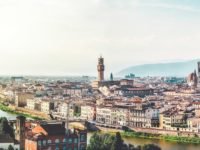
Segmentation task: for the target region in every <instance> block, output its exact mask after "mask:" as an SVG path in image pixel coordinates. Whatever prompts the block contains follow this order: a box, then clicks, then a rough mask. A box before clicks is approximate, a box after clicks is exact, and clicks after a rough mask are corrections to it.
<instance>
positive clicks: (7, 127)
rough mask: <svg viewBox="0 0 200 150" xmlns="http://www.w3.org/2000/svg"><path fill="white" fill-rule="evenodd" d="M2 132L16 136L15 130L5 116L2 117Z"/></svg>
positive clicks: (0, 123) (0, 121)
mask: <svg viewBox="0 0 200 150" xmlns="http://www.w3.org/2000/svg"><path fill="white" fill-rule="evenodd" d="M0 134H9V135H10V137H12V138H13V137H14V131H13V129H12V127H11V126H10V125H9V124H8V120H7V118H5V117H1V118H0Z"/></svg>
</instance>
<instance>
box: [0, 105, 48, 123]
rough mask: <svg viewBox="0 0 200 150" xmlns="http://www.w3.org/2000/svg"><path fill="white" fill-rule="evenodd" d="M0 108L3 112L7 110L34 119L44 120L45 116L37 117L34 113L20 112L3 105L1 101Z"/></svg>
mask: <svg viewBox="0 0 200 150" xmlns="http://www.w3.org/2000/svg"><path fill="white" fill-rule="evenodd" d="M0 110H2V111H4V112H8V113H10V114H15V115H21V116H24V117H26V118H31V119H34V120H45V118H42V117H38V116H35V115H31V114H28V113H24V112H21V111H17V110H14V109H12V108H10V107H9V106H7V105H4V104H2V103H0Z"/></svg>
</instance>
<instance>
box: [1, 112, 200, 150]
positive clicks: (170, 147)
mask: <svg viewBox="0 0 200 150" xmlns="http://www.w3.org/2000/svg"><path fill="white" fill-rule="evenodd" d="M0 117H6V118H7V119H8V120H13V119H16V115H14V114H10V113H7V112H4V111H1V110H0ZM92 134H93V133H88V143H89V140H90V137H91V136H92ZM124 142H125V143H127V144H133V145H144V144H156V145H158V146H160V147H161V148H162V150H200V144H182V143H181V144H179V143H177V142H167V141H163V140H152V139H141V138H124Z"/></svg>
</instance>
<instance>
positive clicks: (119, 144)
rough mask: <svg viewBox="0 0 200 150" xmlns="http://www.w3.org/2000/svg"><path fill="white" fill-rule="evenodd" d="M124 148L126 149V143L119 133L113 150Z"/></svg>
mask: <svg viewBox="0 0 200 150" xmlns="http://www.w3.org/2000/svg"><path fill="white" fill-rule="evenodd" d="M123 147H125V146H124V141H123V140H122V137H121V134H120V133H119V132H117V133H116V135H115V140H114V143H113V145H112V148H111V150H122V149H124V148H123Z"/></svg>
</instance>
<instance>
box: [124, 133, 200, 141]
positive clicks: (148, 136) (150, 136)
mask: <svg viewBox="0 0 200 150" xmlns="http://www.w3.org/2000/svg"><path fill="white" fill-rule="evenodd" d="M121 135H122V137H124V138H143V139H154V140H165V141H170V142H177V143H190V144H200V138H199V137H181V136H169V135H158V134H149V133H142V132H121Z"/></svg>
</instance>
